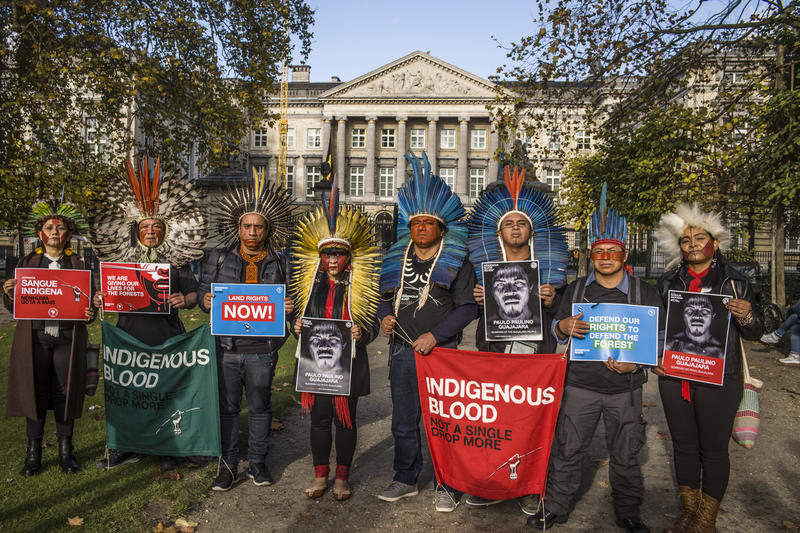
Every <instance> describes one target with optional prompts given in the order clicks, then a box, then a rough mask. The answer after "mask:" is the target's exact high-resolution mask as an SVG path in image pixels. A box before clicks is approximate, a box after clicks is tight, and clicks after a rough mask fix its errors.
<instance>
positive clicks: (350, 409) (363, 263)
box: [291, 177, 379, 501]
mask: <svg viewBox="0 0 800 533" xmlns="http://www.w3.org/2000/svg"><path fill="white" fill-rule="evenodd" d="M373 227H374V226H373V224H372V221H371V219H370V218H369V217H368V216H366V215H365V214H364V213H363V212H361V211H360V210H358V209H357V208H355V207H340V206H339V188H338V184H337V179H336V177H334V179H333V183H332V187H331V193H330V196H326V194H325V193H322V207H321V208H317V209H316V210H314V211H312V212H310V213H309V214H308V215H307V216H306V217H305V218H304V219H303V220H302V221H301V222H300V224H299V227H298V230H297V233H296V234H295V237H294V240H293V262H292V264H293V271H292V272H293V275H292V283H291V291H292V296H293V297H294V299H295V301H296V302H297V309H298V311H299V313H298V315H297V319H296V321H295V325H294V331H295V333H296V334H297V335H300V333H301V322H302V317H312V318H331V319H339V320H352V321H353V326H352V328H351V330H350V333H351V335H352V337H353V341H354V343H355V353H354V358H353V359H352V361H346V360H345V363H344V364H342V358H345V357H346V358H348V359H349V358H350V357H351V354H350V353H342V345H343V344H344V342H343V339H342V334H341V332H340V331H339V329H338V328H337V327H335V326H334V325H333V324H331V323H330V322H322V323H319V324H317V325H316V327H314V328H312V330H311V332H310V336H311V338H310V339H309V343H308V344H309V350H310V351H311V355H312V357H313V358H314V359H315V361H316V363H317V365H318V368H319V371H320V372H321V373H331V372H334V371H337V368H336V367H338V368H339V369H340V370H338V371H339V372H341V369H342V368H343V367H344V366H347V367H349V368H352V374H351V379H350V394H349V395H347V396H344V395H331V394H320V393H310V392H303V394H302V405H303V410H304V411H307V412H310V414H311V431H310V434H311V435H310V437H311V439H310V440H311V455H312V457H313V461H314V474H315V476H314V481H313V482H312V483H311V485H310V486H309V487H308V488H307V489H305V495H306V496H308V497H309V498H319V497H320V496H322V494H323V493H324V492H325V491H326V490H327V488H328V484H329V482H328V476H329V474H330V470H331V468H330V455H331V444H332V443H333V441H334V438H333V435H332V432H331V426H332V425H335V426H336V436H335V442H336V471H335V479H334V482H333V490H332V495H333V498H334V499H335V500H338V501H343V500H347V499H348V498H350V485H349V481H348V480H349V476H350V467H351V465H352V461H353V454H354V453H355V448H356V437H357V423H356V407H357V406H358V399H359V397H361V396H366V395H367V394H369V392H370V382H369V361H368V359H367V345H368V344H369V343H370V342H371V341H372V340H373V339H374V338H375V337H376V336H377V334H378V322H377V319H376V316H375V312H376V309H377V306H378V299H379V295H378V287H377V282H378V273H379V266H378V265H379V256H378V250H377V248H376V247H375V242H374V234H373ZM315 337H316V338H317V340H318V341H319V342H318V345H315V343H314V340H315ZM323 355H324V356H323ZM337 355H338V357H337ZM348 363H350V364H348ZM298 366H300V365H298ZM298 372H299V369H298Z"/></svg>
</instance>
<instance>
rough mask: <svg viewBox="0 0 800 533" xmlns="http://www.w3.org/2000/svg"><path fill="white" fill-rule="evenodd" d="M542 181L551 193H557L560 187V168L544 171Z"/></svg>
mask: <svg viewBox="0 0 800 533" xmlns="http://www.w3.org/2000/svg"><path fill="white" fill-rule="evenodd" d="M544 179H545V182H546V183H547V186H548V187H550V190H551V191H553V192H558V189H559V187H561V169H560V168H548V169H545V171H544Z"/></svg>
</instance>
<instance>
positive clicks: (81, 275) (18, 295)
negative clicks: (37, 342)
mask: <svg viewBox="0 0 800 533" xmlns="http://www.w3.org/2000/svg"><path fill="white" fill-rule="evenodd" d="M14 278H15V279H16V280H17V285H16V286H15V287H14V319H15V320H23V319H24V320H86V308H87V307H91V306H92V288H91V287H92V273H91V271H89V270H72V269H67V268H65V269H54V270H51V269H49V268H18V269H16V270H15V271H14Z"/></svg>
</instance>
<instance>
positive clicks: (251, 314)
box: [222, 294, 275, 322]
mask: <svg viewBox="0 0 800 533" xmlns="http://www.w3.org/2000/svg"><path fill="white" fill-rule="evenodd" d="M244 296H246V297H247V298H266V300H267V301H269V296H258V295H244V294H229V295H228V299H229V300H234V301H232V302H222V320H253V321H255V322H274V321H275V304H269V303H256V302H249V301H248V302H242V301H240V300H239V298H242V297H244Z"/></svg>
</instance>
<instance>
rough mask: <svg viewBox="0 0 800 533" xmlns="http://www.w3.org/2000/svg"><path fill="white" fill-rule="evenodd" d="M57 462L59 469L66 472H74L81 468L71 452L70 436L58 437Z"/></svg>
mask: <svg viewBox="0 0 800 533" xmlns="http://www.w3.org/2000/svg"><path fill="white" fill-rule="evenodd" d="M58 464H59V465H61V471H62V472H66V473H67V474H74V473H75V472H77V471H78V470H80V469H81V468H80V467H79V466H78V461H76V460H75V455H73V453H72V437H58Z"/></svg>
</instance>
